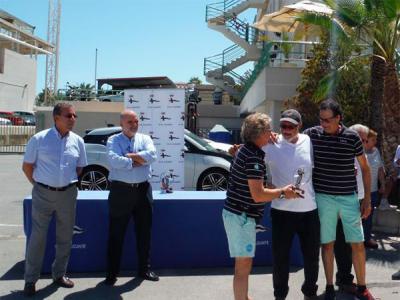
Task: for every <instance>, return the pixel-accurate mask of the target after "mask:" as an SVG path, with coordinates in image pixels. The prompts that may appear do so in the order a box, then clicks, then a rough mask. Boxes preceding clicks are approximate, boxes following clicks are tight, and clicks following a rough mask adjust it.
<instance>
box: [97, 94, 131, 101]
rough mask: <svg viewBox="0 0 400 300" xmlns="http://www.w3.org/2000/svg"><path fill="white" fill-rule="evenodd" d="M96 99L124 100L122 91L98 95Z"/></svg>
mask: <svg viewBox="0 0 400 300" xmlns="http://www.w3.org/2000/svg"><path fill="white" fill-rule="evenodd" d="M97 99H98V100H99V101H102V102H124V91H121V92H118V93H116V94H111V95H104V96H99V97H97Z"/></svg>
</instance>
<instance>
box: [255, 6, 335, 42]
mask: <svg viewBox="0 0 400 300" xmlns="http://www.w3.org/2000/svg"><path fill="white" fill-rule="evenodd" d="M307 12H309V13H318V14H324V15H332V13H333V10H332V9H331V8H330V7H329V6H327V5H325V4H323V3H319V2H313V1H300V2H298V3H295V4H292V5H286V6H284V7H282V8H281V9H280V10H279V11H276V12H274V13H271V14H268V15H264V16H263V17H262V18H261V20H260V21H258V22H256V23H254V24H253V25H252V26H253V27H255V28H257V29H260V30H265V31H273V32H295V35H298V34H301V33H302V34H306V35H312V33H313V32H314V31H318V28H316V26H312V25H304V24H302V23H300V22H298V21H297V20H296V17H299V16H300V15H301V14H302V13H307Z"/></svg>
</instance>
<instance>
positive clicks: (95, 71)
mask: <svg viewBox="0 0 400 300" xmlns="http://www.w3.org/2000/svg"><path fill="white" fill-rule="evenodd" d="M94 89H95V91H96V94H97V48H96V55H95V59H94Z"/></svg>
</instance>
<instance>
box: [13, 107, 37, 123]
mask: <svg viewBox="0 0 400 300" xmlns="http://www.w3.org/2000/svg"><path fill="white" fill-rule="evenodd" d="M13 114H14V116H16V117H20V118H22V119H23V120H24V125H26V126H35V125H36V117H35V114H34V113H33V112H29V111H14V112H13Z"/></svg>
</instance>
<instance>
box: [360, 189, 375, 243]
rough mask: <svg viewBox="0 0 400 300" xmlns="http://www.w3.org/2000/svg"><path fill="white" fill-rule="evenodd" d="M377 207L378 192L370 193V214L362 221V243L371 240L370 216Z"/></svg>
mask: <svg viewBox="0 0 400 300" xmlns="http://www.w3.org/2000/svg"><path fill="white" fill-rule="evenodd" d="M377 205H378V192H372V193H371V214H370V215H369V216H368V218H366V219H364V220H363V222H362V223H363V228H364V241H365V242H368V241H369V240H370V239H371V230H372V216H373V214H374V210H375V206H377Z"/></svg>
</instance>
